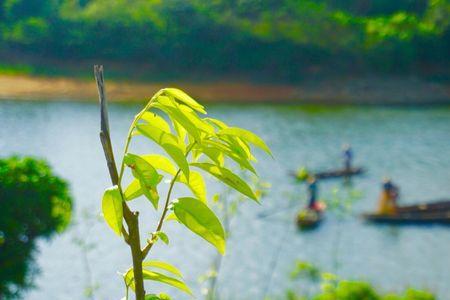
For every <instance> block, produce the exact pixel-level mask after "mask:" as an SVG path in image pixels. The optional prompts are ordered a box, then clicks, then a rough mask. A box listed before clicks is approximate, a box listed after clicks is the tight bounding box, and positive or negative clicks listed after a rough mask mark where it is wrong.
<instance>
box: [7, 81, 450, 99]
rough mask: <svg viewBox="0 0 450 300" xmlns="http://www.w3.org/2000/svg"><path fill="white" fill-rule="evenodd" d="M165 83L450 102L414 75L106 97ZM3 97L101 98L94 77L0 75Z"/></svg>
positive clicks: (447, 92) (273, 93) (255, 93)
mask: <svg viewBox="0 0 450 300" xmlns="http://www.w3.org/2000/svg"><path fill="white" fill-rule="evenodd" d="M163 87H178V88H181V89H183V90H185V91H186V92H187V93H189V94H190V95H192V96H194V97H195V98H197V99H199V100H200V101H203V102H273V103H276V102H288V103H317V104H450V83H448V82H447V83H437V82H430V81H424V80H419V79H415V78H362V79H361V78H356V79H355V78H351V79H335V80H324V81H310V82H303V83H301V84H295V85H294V84H291V85H288V84H284V85H281V84H254V83H247V82H221V81H218V82H207V83H187V82H177V83H174V82H165V83H137V82H126V81H110V80H107V81H106V89H107V97H108V99H109V100H111V101H116V102H121V101H122V102H125V101H136V102H138V101H144V100H145V99H146V98H149V97H151V96H152V95H153V94H154V93H155V92H156V91H157V90H158V89H160V88H163ZM0 99H6V100H54V101H66V100H77V101H80V100H81V101H97V90H96V86H95V82H94V80H93V79H92V80H91V81H89V80H80V79H72V78H62V77H60V78H53V77H51V78H47V77H32V76H12V75H0Z"/></svg>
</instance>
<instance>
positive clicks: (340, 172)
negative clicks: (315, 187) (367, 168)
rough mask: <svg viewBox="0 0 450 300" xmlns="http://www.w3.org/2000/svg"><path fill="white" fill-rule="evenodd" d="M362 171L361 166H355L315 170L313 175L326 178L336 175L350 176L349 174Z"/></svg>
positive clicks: (352, 174) (358, 173)
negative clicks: (323, 170) (331, 169)
mask: <svg viewBox="0 0 450 300" xmlns="http://www.w3.org/2000/svg"><path fill="white" fill-rule="evenodd" d="M363 173H364V169H363V168H361V167H355V168H351V169H341V170H333V171H325V172H317V173H316V174H314V175H315V177H316V178H317V179H327V178H336V177H350V176H355V175H360V174H363Z"/></svg>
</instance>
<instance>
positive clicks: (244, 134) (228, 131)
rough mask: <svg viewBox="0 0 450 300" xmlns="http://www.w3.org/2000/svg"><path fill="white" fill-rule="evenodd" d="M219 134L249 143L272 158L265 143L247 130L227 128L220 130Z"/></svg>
mask: <svg viewBox="0 0 450 300" xmlns="http://www.w3.org/2000/svg"><path fill="white" fill-rule="evenodd" d="M219 134H224V135H231V136H236V137H239V138H241V139H243V140H244V141H246V142H249V143H251V144H253V145H255V146H257V147H259V148H261V149H262V150H264V151H265V152H267V153H268V154H269V155H270V156H272V152H271V151H270V149H269V147H268V146H267V145H266V143H265V142H264V141H263V140H262V139H261V138H260V137H259V136H257V135H256V134H254V133H253V132H251V131H248V130H245V129H242V128H237V127H228V128H224V129H222V130H220V131H219Z"/></svg>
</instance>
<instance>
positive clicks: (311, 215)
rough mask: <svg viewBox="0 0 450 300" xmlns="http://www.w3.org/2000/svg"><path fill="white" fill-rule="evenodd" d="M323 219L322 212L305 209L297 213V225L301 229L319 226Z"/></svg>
mask: <svg viewBox="0 0 450 300" xmlns="http://www.w3.org/2000/svg"><path fill="white" fill-rule="evenodd" d="M322 219H323V215H322V212H319V211H316V210H312V209H303V210H301V211H300V212H299V213H298V215H297V225H298V227H299V228H300V229H302V230H306V229H313V228H315V227H317V226H318V225H319V224H320V222H321V221H322Z"/></svg>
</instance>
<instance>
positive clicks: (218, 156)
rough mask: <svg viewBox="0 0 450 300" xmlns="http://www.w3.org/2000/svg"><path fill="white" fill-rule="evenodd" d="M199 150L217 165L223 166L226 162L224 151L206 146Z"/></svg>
mask: <svg viewBox="0 0 450 300" xmlns="http://www.w3.org/2000/svg"><path fill="white" fill-rule="evenodd" d="M198 148H199V151H200V152H201V153H204V154H205V155H206V156H208V157H209V158H210V159H211V160H212V161H213V162H215V163H216V164H217V165H219V166H223V164H224V162H225V160H224V156H223V152H222V151H220V150H219V149H217V148H214V147H208V146H206V145H201V146H199V147H198Z"/></svg>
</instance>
